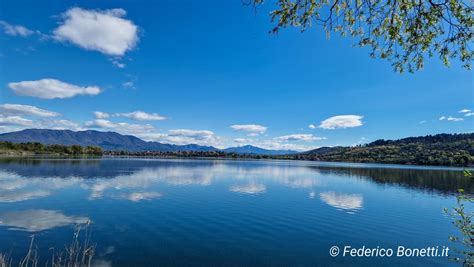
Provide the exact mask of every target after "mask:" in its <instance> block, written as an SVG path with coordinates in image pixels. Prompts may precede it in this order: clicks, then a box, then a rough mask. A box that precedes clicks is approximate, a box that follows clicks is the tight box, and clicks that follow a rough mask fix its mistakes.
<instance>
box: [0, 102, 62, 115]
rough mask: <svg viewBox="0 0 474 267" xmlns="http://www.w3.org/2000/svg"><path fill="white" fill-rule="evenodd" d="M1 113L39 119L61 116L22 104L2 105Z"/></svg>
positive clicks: (0, 106)
mask: <svg viewBox="0 0 474 267" xmlns="http://www.w3.org/2000/svg"><path fill="white" fill-rule="evenodd" d="M0 112H1V113H2V114H3V115H26V116H38V117H56V116H59V115H61V114H59V113H57V112H54V111H49V110H45V109H40V108H38V107H35V106H28V105H20V104H1V105H0Z"/></svg>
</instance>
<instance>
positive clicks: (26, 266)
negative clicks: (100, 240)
mask: <svg viewBox="0 0 474 267" xmlns="http://www.w3.org/2000/svg"><path fill="white" fill-rule="evenodd" d="M75 227H76V228H75V231H74V234H73V239H72V242H71V244H69V245H66V246H65V247H64V249H60V250H57V251H56V250H55V249H54V248H50V249H49V250H50V251H52V255H51V257H48V258H41V257H40V256H39V252H38V247H37V246H36V244H35V235H34V234H33V235H32V236H31V240H30V245H29V247H28V251H27V252H26V254H25V256H24V257H23V258H21V259H19V260H18V262H17V261H15V259H12V258H11V257H10V255H9V254H6V253H0V267H12V266H20V267H30V266H31V267H36V266H46V267H49V266H50V267H90V266H93V262H92V259H93V257H94V255H95V249H96V246H95V244H93V243H92V242H91V226H90V221H88V222H87V223H84V224H78V225H76V226H75Z"/></svg>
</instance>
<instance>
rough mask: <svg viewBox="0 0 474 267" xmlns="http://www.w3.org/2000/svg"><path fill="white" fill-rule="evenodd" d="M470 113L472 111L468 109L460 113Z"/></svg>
mask: <svg viewBox="0 0 474 267" xmlns="http://www.w3.org/2000/svg"><path fill="white" fill-rule="evenodd" d="M469 112H471V110H470V109H467V108H465V109H461V110H460V111H459V113H469Z"/></svg>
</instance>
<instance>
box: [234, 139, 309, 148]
mask: <svg viewBox="0 0 474 267" xmlns="http://www.w3.org/2000/svg"><path fill="white" fill-rule="evenodd" d="M234 142H236V143H238V144H241V145H252V146H256V147H260V148H264V149H271V150H293V151H308V150H312V149H316V148H318V146H308V145H301V144H295V143H287V142H285V141H281V140H275V139H271V140H256V139H246V138H236V139H234Z"/></svg>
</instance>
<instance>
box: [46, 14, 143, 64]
mask: <svg viewBox="0 0 474 267" xmlns="http://www.w3.org/2000/svg"><path fill="white" fill-rule="evenodd" d="M125 15H126V11H125V10H123V9H120V8H117V9H108V10H86V9H82V8H78V7H74V8H71V9H69V10H67V11H66V12H64V13H63V14H62V19H63V21H62V23H61V25H60V26H59V27H58V28H57V29H55V30H54V32H53V37H54V38H55V39H56V40H58V41H67V42H71V43H73V44H75V45H77V46H79V47H81V48H84V49H86V50H93V51H99V52H101V53H103V54H106V55H109V56H123V55H124V54H125V53H126V52H127V51H128V50H131V49H133V48H134V47H135V45H136V43H137V42H138V27H137V26H136V25H135V24H134V23H133V22H132V21H130V20H127V19H124V18H123V17H124V16H125Z"/></svg>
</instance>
